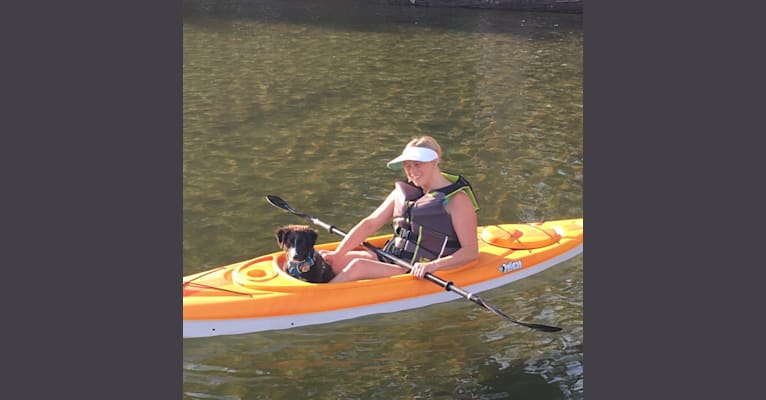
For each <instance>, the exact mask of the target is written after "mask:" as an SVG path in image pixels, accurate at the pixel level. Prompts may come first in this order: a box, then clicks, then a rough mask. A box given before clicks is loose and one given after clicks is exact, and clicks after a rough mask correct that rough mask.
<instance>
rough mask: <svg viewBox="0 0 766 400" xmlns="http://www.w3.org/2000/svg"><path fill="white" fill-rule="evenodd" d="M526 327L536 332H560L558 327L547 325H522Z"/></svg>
mask: <svg viewBox="0 0 766 400" xmlns="http://www.w3.org/2000/svg"><path fill="white" fill-rule="evenodd" d="M523 325H524V326H526V327H529V328H532V329H537V330H538V331H543V332H558V331H560V330H561V328H559V327H558V326H548V325H540V324H523Z"/></svg>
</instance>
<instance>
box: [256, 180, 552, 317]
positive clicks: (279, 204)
mask: <svg viewBox="0 0 766 400" xmlns="http://www.w3.org/2000/svg"><path fill="white" fill-rule="evenodd" d="M266 200H268V202H269V203H270V204H271V205H272V206H274V207H276V208H279V209H281V210H284V211H287V212H289V213H291V214H293V215H297V216H299V217H301V218H303V219H305V220H306V221H309V222H311V223H313V224H315V225H317V226H320V227H322V228H324V229H327V231H328V232H330V233H334V234H336V235H338V236H341V237H346V233H345V232H343V231H341V230H340V229H338V228H336V227H334V226H332V225H330V224H328V223H325V222H323V221H321V220H319V219H318V218H315V217H312V216H310V215H306V214H302V213H299V212H297V211H295V210H293V209H292V207H290V205H289V204H287V202H285V201H284V200H282V199H281V198H280V197H279V196H275V195H271V194H269V195H266ZM362 245H363V246H364V247H365V248H367V249H368V250H371V251H372V252H374V253H375V254H377V255H379V256H381V257H385V258H387V259H389V260H391V261H392V262H394V263H395V264H396V265H397V266H399V267H402V268H403V269H405V270H406V271H409V270H411V269H412V265H411V264H410V263H408V262H406V261H404V260H402V259H400V258H398V257H396V256H394V255H392V254H389V253H387V252H385V251H383V250H382V249H379V248H377V247H375V246H373V245H372V244H370V243H368V242H362ZM425 278H426V279H427V280H429V281H431V282H433V283H436V284H437V285H439V286H441V287H443V288H444V289H445V290H447V291H448V292H449V291H451V292H454V293H456V294H458V295H460V296H462V297H464V298H465V299H467V300H470V301H472V302H474V303H476V304H478V305H479V306H481V307H483V308H485V309H487V310H489V311H491V312H493V313H495V314H496V315H499V316H501V317H503V318H505V319H507V320H509V321H511V322H513V323H515V324H519V325H522V326H526V327H527V328H531V329H536V330H539V331H543V332H558V331H560V330H561V328H559V327H557V326H549V325H542V324H533V323H527V322H522V321H518V320H516V319H513V318H511V317H510V316H508V315H507V314H505V313H504V312H502V311H500V309H498V308H497V307H495V306H493V305H491V304H489V303H487V302H486V301H484V300H482V299H481V298H479V297H478V296H476V295H475V294H473V293H469V292H466V291H465V290H463V289H461V288H459V287H457V286H455V285H454V284H453V283H452V282H448V281H445V280H443V279H441V278H439V277H437V276H436V275H433V274H432V273H430V272H427V273H426V274H425Z"/></svg>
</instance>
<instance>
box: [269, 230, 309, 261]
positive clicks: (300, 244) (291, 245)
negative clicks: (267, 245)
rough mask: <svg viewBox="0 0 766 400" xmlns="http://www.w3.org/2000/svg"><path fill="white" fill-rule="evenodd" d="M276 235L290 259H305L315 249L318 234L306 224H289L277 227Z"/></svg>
mask: <svg viewBox="0 0 766 400" xmlns="http://www.w3.org/2000/svg"><path fill="white" fill-rule="evenodd" d="M275 236H276V239H277V243H278V244H279V247H280V248H281V249H282V250H284V251H285V252H286V253H287V259H288V260H292V261H305V260H306V259H307V258H308V257H309V255H310V254H311V251H312V250H313V249H314V244H315V243H316V241H317V236H318V235H317V231H316V230H314V229H311V228H310V227H308V226H306V225H287V226H280V227H279V228H277V230H276V232H275Z"/></svg>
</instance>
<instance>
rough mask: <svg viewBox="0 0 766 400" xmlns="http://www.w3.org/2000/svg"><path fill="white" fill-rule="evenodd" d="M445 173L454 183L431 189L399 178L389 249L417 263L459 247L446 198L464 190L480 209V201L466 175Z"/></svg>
mask: <svg viewBox="0 0 766 400" xmlns="http://www.w3.org/2000/svg"><path fill="white" fill-rule="evenodd" d="M442 175H443V176H444V177H445V178H447V179H448V180H449V181H450V182H452V184H451V185H448V186H445V187H443V188H439V189H436V190H432V191H431V192H429V193H423V190H422V189H421V188H419V187H417V186H415V185H413V184H412V183H410V182H403V181H399V182H396V184H395V192H396V194H395V198H394V219H393V222H392V226H393V228H394V237H393V238H392V239H391V240H390V241H389V242H388V243H387V244H386V247H385V250H386V251H387V252H389V253H391V254H393V255H395V256H397V257H400V258H402V259H404V260H406V261H409V262H410V263H415V262H425V261H431V260H435V259H437V258H441V257H444V256H447V255H450V254H452V253H454V252H456V251H457V250H458V249H460V241H459V240H458V237H457V233H456V232H455V228H454V226H452V218H451V217H450V215H449V213H447V209H446V206H447V202H448V201H449V199H450V198H451V197H452V196H454V195H455V194H457V193H458V192H461V191H463V192H465V193H466V194H467V195H468V197H469V198H470V199H471V202H472V203H473V206H474V209H475V210H478V209H479V204H478V202H477V201H476V197H475V196H474V194H473V189H472V188H471V184H470V183H468V181H467V180H466V179H465V178H463V177H462V176H460V175H452V174H448V173H444V172H442Z"/></svg>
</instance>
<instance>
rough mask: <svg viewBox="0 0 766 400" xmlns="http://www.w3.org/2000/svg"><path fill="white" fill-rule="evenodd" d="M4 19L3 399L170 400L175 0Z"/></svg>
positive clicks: (177, 189) (41, 7)
mask: <svg viewBox="0 0 766 400" xmlns="http://www.w3.org/2000/svg"><path fill="white" fill-rule="evenodd" d="M101 10H103V11H101ZM4 13H5V15H6V16H7V17H9V18H5V19H4V20H5V21H4V23H9V24H10V25H5V26H4V27H5V28H6V29H7V31H8V32H15V34H14V35H13V38H12V39H11V38H10V37H8V40H6V41H4V43H5V44H8V46H3V48H4V50H3V60H4V61H3V74H2V75H3V78H4V79H3V81H4V83H3V90H2V93H3V94H2V96H3V97H4V98H5V100H6V101H4V102H3V103H4V112H3V117H2V118H0V121H1V122H0V124H2V127H0V131H2V132H3V135H2V136H3V139H2V141H3V144H2V145H0V149H2V150H0V152H2V157H1V158H2V161H1V162H2V165H3V168H2V170H3V172H2V175H3V183H4V189H3V195H2V196H0V197H2V198H3V200H2V210H3V218H2V222H1V223H0V225H2V226H3V231H4V232H5V235H3V236H4V237H3V239H4V244H3V252H2V253H3V256H4V257H3V267H4V268H3V270H4V275H3V282H4V285H3V286H4V287H3V293H4V294H3V299H4V300H5V301H4V302H3V303H4V311H6V312H4V313H3V317H4V318H3V327H4V329H3V342H4V343H5V346H4V349H5V351H4V352H3V361H4V364H5V365H6V367H7V369H9V370H11V371H13V373H12V378H11V379H6V382H5V383H6V385H4V387H3V393H4V394H5V395H6V396H5V397H9V398H59V397H61V396H62V395H64V396H67V395H69V396H70V397H71V396H73V397H75V398H109V399H140V398H157V399H172V398H178V397H179V395H180V393H181V391H182V389H181V387H182V386H181V383H182V382H181V372H182V365H181V350H182V341H181V313H182V312H181V296H180V289H179V282H180V277H181V266H182V263H181V254H182V252H181V241H182V235H181V231H182V230H181V228H182V227H181V221H182V220H181V161H182V159H181V156H182V152H181V144H182V136H181V135H182V123H181V121H182V119H181V107H180V104H181V83H182V81H181V65H182V63H181V59H182V58H181V57H182V53H181V28H182V25H181V4H180V2H179V3H176V2H152V3H135V2H120V3H110V4H109V5H108V6H96V4H95V3H94V4H92V5H90V4H89V5H88V6H86V7H81V8H78V7H77V5H75V4H73V3H61V2H42V3H41V2H34V3H30V4H29V5H27V4H26V3H24V2H21V3H18V2H17V3H12V4H7V5H6V7H4ZM24 16H28V17H29V18H24ZM9 139H11V140H10V141H9ZM47 391H50V392H51V393H50V394H47V393H45V392H47ZM41 392H42V393H41Z"/></svg>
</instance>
